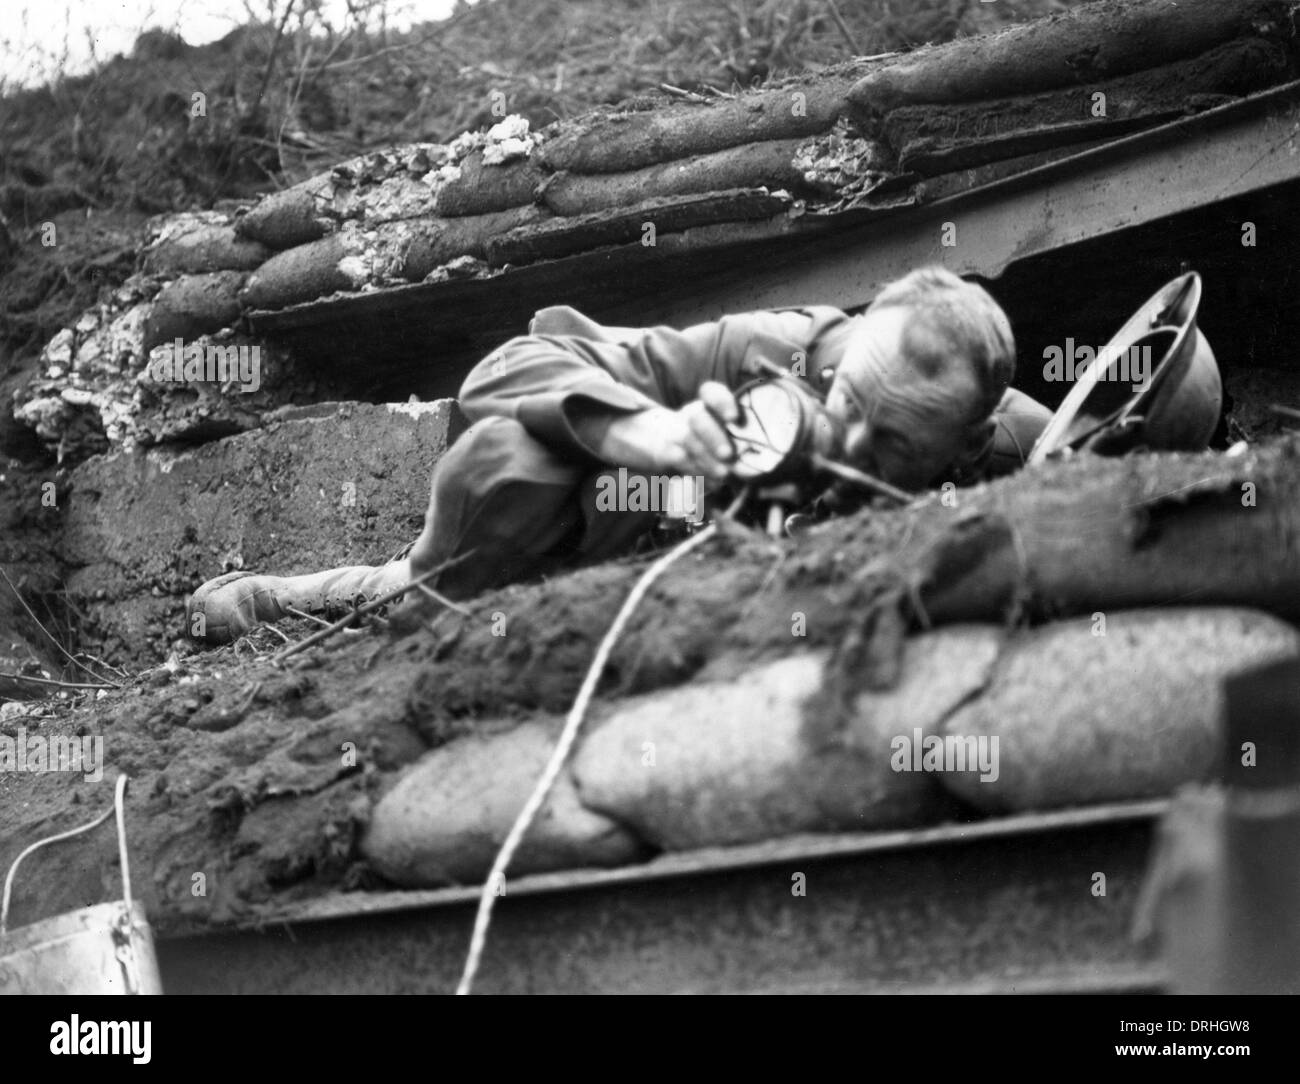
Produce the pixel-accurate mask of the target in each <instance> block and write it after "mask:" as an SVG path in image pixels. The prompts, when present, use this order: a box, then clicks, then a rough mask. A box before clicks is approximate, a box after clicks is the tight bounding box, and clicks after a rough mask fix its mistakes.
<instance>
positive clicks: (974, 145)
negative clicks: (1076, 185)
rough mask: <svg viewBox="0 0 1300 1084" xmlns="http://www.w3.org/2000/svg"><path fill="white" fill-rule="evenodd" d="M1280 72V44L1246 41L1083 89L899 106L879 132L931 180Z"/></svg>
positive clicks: (1123, 126)
mask: <svg viewBox="0 0 1300 1084" xmlns="http://www.w3.org/2000/svg"><path fill="white" fill-rule="evenodd" d="M1286 68H1287V56H1286V52H1285V51H1284V50H1283V49H1282V48H1281V47H1280V46H1279V45H1277V44H1275V43H1273V42H1269V41H1265V40H1263V39H1261V38H1245V39H1242V40H1240V41H1234V42H1229V43H1228V44H1226V45H1222V46H1220V47H1218V48H1216V49H1212V50H1211V51H1210V52H1208V53H1205V54H1204V55H1202V56H1198V57H1194V58H1193V59H1191V60H1183V61H1178V62H1177V63H1174V64H1166V65H1163V66H1162V67H1159V68H1152V69H1150V70H1149V71H1143V72H1139V73H1138V74H1136V75H1128V76H1124V77H1122V78H1119V79H1111V80H1108V81H1106V82H1104V83H1096V84H1094V85H1092V86H1090V87H1088V88H1087V89H1086V90H1079V89H1078V88H1071V89H1068V90H1056V91H1047V92H1043V93H1039V94H1032V95H1025V96H1022V97H1019V98H1008V99H1002V100H998V101H987V102H976V103H974V104H966V105H918V106H904V107H901V108H899V109H895V110H893V111H892V112H891V113H890V114H889V115H888V116H887V117H886V118H885V119H884V122H883V125H882V130H883V133H884V135H885V137H886V138H887V139H888V141H889V143H890V145H891V146H892V147H894V148H895V150H896V151H897V153H898V156H899V168H900V169H901V170H905V171H908V172H919V173H925V174H934V173H941V172H947V171H950V170H958V169H968V168H972V167H975V166H979V165H983V164H985V163H988V162H993V161H998V160H1000V159H1005V158H1008V157H1013V156H1017V155H1024V154H1031V153H1033V152H1035V151H1039V150H1043V149H1046V148H1052V147H1057V146H1063V145H1067V144H1071V143H1077V142H1080V141H1082V140H1090V139H1096V138H1098V137H1101V136H1104V135H1110V136H1111V137H1112V138H1113V137H1115V136H1118V135H1122V134H1124V133H1125V132H1128V131H1132V130H1134V129H1136V128H1140V127H1144V126H1149V125H1153V124H1157V123H1160V122H1161V121H1166V120H1172V119H1174V118H1175V117H1178V116H1181V115H1183V114H1184V113H1186V112H1188V111H1189V110H1191V109H1194V108H1209V107H1211V106H1214V105H1219V104H1222V103H1223V102H1225V101H1228V100H1230V97H1231V96H1241V95H1244V94H1250V93H1252V92H1254V91H1258V90H1262V89H1264V88H1265V87H1268V86H1270V85H1271V84H1273V83H1276V82H1279V81H1281V80H1283V79H1285V78H1286ZM1094 103H1095V104H1094ZM1094 109H1103V110H1104V112H1101V113H1094Z"/></svg>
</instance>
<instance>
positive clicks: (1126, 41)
mask: <svg viewBox="0 0 1300 1084" xmlns="http://www.w3.org/2000/svg"><path fill="white" fill-rule="evenodd" d="M1291 8H1292V5H1291V4H1290V3H1287V2H1285V0H1243V2H1241V3H1233V4H1225V3H1222V0H1096V2H1094V3H1090V4H1084V5H1082V6H1081V7H1078V8H1074V9H1073V10H1071V11H1068V12H1066V13H1065V14H1063V15H1054V16H1052V17H1050V18H1046V19H1038V20H1036V21H1034V22H1031V23H1022V24H1020V25H1017V26H1012V27H1009V28H1007V29H1006V30H1002V31H1000V32H998V33H996V34H987V35H981V36H980V37H975V38H958V39H957V40H955V41H951V42H948V43H946V44H944V45H937V46H934V47H933V48H926V49H918V50H916V51H915V52H912V53H908V54H907V55H906V56H905V57H903V58H902V59H901V60H898V61H896V62H894V63H892V64H888V65H886V66H884V67H882V68H878V69H876V70H875V71H872V72H869V73H868V74H867V75H865V76H863V78H862V79H861V80H859V81H858V82H857V83H856V84H855V85H854V86H853V88H852V89H851V90H850V91H849V94H848V97H849V100H850V102H852V103H853V105H854V107H855V112H857V111H860V112H862V113H863V114H865V115H872V114H879V113H885V112H888V111H889V110H891V109H893V108H895V107H897V106H899V105H905V104H916V103H919V102H963V103H969V102H976V101H980V100H981V99H985V98H1002V97H1008V96H1011V95H1015V94H1028V93H1032V92H1034V91H1039V90H1049V89H1052V88H1055V87H1067V86H1078V85H1082V84H1088V83H1095V82H1098V81H1099V80H1103V79H1111V78H1114V77H1116V76H1120V75H1127V74H1129V73H1131V72H1136V71H1142V70H1143V69H1145V68H1150V67H1154V66H1156V65H1159V64H1166V63H1169V62H1171V61H1175V60H1182V59H1185V58H1186V57H1191V56H1196V55H1197V54H1199V53H1203V52H1205V51H1206V50H1208V49H1212V48H1214V46H1216V45H1220V44H1222V43H1223V42H1225V41H1229V40H1231V39H1232V38H1235V37H1238V36H1241V35H1248V34H1264V33H1269V34H1270V36H1271V35H1273V34H1276V35H1278V36H1286V37H1289V36H1290V34H1291V30H1290V25H1291V21H1290V11H1291Z"/></svg>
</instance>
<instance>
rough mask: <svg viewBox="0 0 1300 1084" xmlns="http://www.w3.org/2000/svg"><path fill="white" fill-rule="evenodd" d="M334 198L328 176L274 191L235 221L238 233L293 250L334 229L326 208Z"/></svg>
mask: <svg viewBox="0 0 1300 1084" xmlns="http://www.w3.org/2000/svg"><path fill="white" fill-rule="evenodd" d="M333 198H334V183H333V181H332V179H331V177H330V175H329V174H328V173H322V174H318V175H317V176H315V177H309V178H307V180H305V181H302V182H300V183H299V184H295V185H294V186H293V187H292V188H286V189H285V190H284V191H283V192H272V193H271V194H270V195H269V196H266V197H265V198H263V199H262V200H261V201H260V202H259V203H258V204H257V205H256V206H255V207H252V208H250V209H249V210H248V211H247V212H245V213H244V214H243V215H241V216H240V217H239V218H238V219H236V220H235V232H236V233H238V234H239V236H241V237H247V238H250V239H251V240H254V241H260V242H261V243H262V244H264V245H266V246H268V247H269V248H273V249H287V248H293V247H295V246H297V245H305V244H308V243H309V242H311V241H315V240H317V239H319V238H321V237H324V236H325V235H326V234H327V233H330V232H331V231H332V230H333V229H334V221H333V219H332V218H331V217H330V216H329V215H328V214H327V213H326V208H327V207H328V206H329V204H330V202H331V200H332V199H333Z"/></svg>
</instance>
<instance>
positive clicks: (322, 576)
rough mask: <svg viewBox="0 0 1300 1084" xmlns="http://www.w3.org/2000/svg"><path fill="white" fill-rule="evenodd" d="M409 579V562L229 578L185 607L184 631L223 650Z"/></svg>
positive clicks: (339, 611) (342, 609)
mask: <svg viewBox="0 0 1300 1084" xmlns="http://www.w3.org/2000/svg"><path fill="white" fill-rule="evenodd" d="M410 579H411V567H410V562H408V561H406V560H401V561H390V562H389V563H388V564H386V565H379V566H377V567H372V566H370V565H349V566H347V567H345V568H333V569H330V570H329V571H327V572H314V573H311V574H310V575H305V576H262V575H258V574H256V573H253V572H228V573H227V574H226V575H224V576H218V577H217V578H216V579H213V580H209V581H208V582H207V583H205V584H204V585H203V586H202V587H200V588H199V589H198V590H197V591H195V592H194V594H193V596H192V597H191V598H190V600H189V603H188V604H187V605H186V607H185V618H186V630H187V631H188V632H189V635H190V636H191V637H193V638H194V639H196V640H202V641H204V642H206V643H209V644H225V643H229V642H230V641H232V640H237V639H239V637H241V636H243V635H245V634H246V633H249V632H251V631H252V630H253V629H255V628H257V626H258V625H262V624H266V623H267V622H273V621H279V620H280V619H281V618H284V617H289V616H292V615H291V612H290V611H291V610H303V611H305V612H307V613H310V614H318V615H320V616H325V617H328V616H331V615H337V616H342V615H343V614H344V613H346V612H347V611H348V610H349V609H351V608H353V607H354V606H359V605H362V604H363V603H365V602H369V601H370V600H371V599H374V598H378V597H379V596H380V595H383V594H387V593H388V592H389V591H392V590H394V589H395V588H398V587H401V586H402V585H403V584H406V583H409V582H410Z"/></svg>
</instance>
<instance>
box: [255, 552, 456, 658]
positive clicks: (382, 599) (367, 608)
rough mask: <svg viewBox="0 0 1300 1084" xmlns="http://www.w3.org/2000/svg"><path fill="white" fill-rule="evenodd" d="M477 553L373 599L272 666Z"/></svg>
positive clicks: (278, 655)
mask: <svg viewBox="0 0 1300 1084" xmlns="http://www.w3.org/2000/svg"><path fill="white" fill-rule="evenodd" d="M477 552H478V549H477V548H475V549H472V550H467V551H466V552H465V553H462V554H461V555H460V556H458V557H452V558H451V559H450V560H447V561H443V562H442V564H440V565H438V566H437V567H435V568H431V569H429V571H428V572H424V573H421V574H420V575H419V576H416V577H415V579H413V580H411V581H410V583H404V584H402V586H401V587H395V588H393V590H391V591H388V592H386V593H384V594H382V595H380V596H379V597H378V598H377V599H372V600H371V601H370V602H367V603H366V604H365V605H364V606H359V607H357V609H355V610H353V611H352V612H351V613H350V614H348V615H347V617H344V618H341V619H340V620H338V621H335V622H334V624H332V625H330V626H329V627H328V628H324V629H321V630H320V631H319V632H313V633H312V634H311V635H310V636H308V637H307V639H305V640H302V641H300V642H299V643H296V644H294V645H293V646H292V647H286V648H285V649H284V650H283V651H280V652H277V653H276V654H275V655H272V656H271V664H272V665H273V666H279V665H280V663H282V662H284V660H285V659H287V658H288V657H289V656H290V655H296V654H297V653H298V652H299V651H304V650H306V649H307V648H309V647H311V646H312V645H313V644H318V643H320V642H321V641H322V640H328V639H329V638H330V637H331V636H333V635H334V634H335V633H336V632H340V631H342V629H343V628H344V627H346V626H347V625H350V624H351V623H352V622H353V621H354V620H355V619H356V618H358V617H360V616H362V615H363V614H368V613H370V612H371V611H372V610H377V609H379V607H380V606H383V605H385V604H387V603H389V602H392V601H393V599H395V598H398V597H399V596H401V595H404V594H406V592H407V591H409V590H410V589H411V588H412V587H418V586H419V585H420V584H422V583H424V582H425V581H426V580H430V579H432V578H433V577H434V576H436V575H438V574H439V573H440V572H445V571H446V570H447V569H449V568H451V567H452V566H453V565H458V564H460V563H461V561H464V560H465V559H466V558H468V557H471V556H472V555H473V554H475V553H477Z"/></svg>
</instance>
